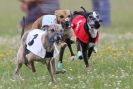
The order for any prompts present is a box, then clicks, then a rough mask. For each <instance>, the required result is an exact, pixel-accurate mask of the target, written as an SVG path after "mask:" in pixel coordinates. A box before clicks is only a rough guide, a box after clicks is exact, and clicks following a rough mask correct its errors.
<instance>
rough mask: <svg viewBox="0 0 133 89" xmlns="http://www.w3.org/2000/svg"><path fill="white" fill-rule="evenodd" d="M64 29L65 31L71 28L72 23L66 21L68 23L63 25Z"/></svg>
mask: <svg viewBox="0 0 133 89" xmlns="http://www.w3.org/2000/svg"><path fill="white" fill-rule="evenodd" d="M62 27H63V28H64V29H66V28H69V27H70V22H69V21H66V22H64V23H62Z"/></svg>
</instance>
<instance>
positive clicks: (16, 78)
mask: <svg viewBox="0 0 133 89" xmlns="http://www.w3.org/2000/svg"><path fill="white" fill-rule="evenodd" d="M13 79H14V80H15V81H18V82H19V83H20V84H22V83H23V82H24V79H23V78H22V77H21V76H20V75H14V77H13Z"/></svg>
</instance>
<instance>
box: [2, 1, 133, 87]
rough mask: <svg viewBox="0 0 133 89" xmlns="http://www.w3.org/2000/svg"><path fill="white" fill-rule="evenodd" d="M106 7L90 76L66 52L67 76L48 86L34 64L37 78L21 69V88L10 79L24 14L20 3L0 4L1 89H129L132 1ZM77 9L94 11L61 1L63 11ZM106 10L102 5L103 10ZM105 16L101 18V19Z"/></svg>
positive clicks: (132, 63)
mask: <svg viewBox="0 0 133 89" xmlns="http://www.w3.org/2000/svg"><path fill="white" fill-rule="evenodd" d="M94 1H95V0H94ZM97 1H105V2H106V0H97ZM103 3H104V2H103ZM103 3H101V4H103ZM101 4H100V5H101ZM108 4H110V5H109V7H110V9H109V10H110V12H109V13H110V19H109V22H105V23H104V24H103V26H102V28H100V42H99V45H98V53H97V54H94V55H92V58H91V60H92V61H93V62H94V64H92V67H91V69H90V71H89V72H86V71H85V70H84V63H83V62H79V61H74V62H72V63H70V62H69V59H68V56H69V55H70V54H69V52H67V51H66V52H65V57H64V59H65V60H64V61H65V63H64V64H65V68H66V70H67V71H68V72H67V73H66V74H64V75H57V81H58V84H57V85H56V86H55V85H49V81H48V80H49V79H50V77H49V75H48V73H47V70H46V69H44V71H43V70H42V69H43V68H42V67H43V66H42V65H39V64H36V65H37V73H36V74H33V73H31V72H30V71H28V70H27V69H26V68H23V69H22V75H23V77H24V79H26V80H25V83H24V86H23V85H19V84H17V83H16V82H15V81H14V80H13V78H12V76H13V72H14V68H15V62H14V61H15V60H16V59H15V57H16V52H17V49H18V46H19V41H20V30H21V28H20V27H19V23H20V21H21V20H22V17H23V16H24V15H25V14H24V13H23V12H22V11H21V10H20V1H19V0H0V89H14V88H15V89H20V88H22V89H37V88H39V89H44V87H45V88H46V89H47V88H48V89H74V88H75V89H88V88H90V89H132V88H133V0H110V1H109V3H108ZM80 6H84V7H85V8H86V9H88V10H89V11H92V10H93V9H94V6H93V2H92V0H60V8H62V9H70V10H72V11H74V10H80ZM96 7H97V5H96ZM106 7H108V6H107V4H106V3H105V8H104V10H106V9H107V8H106ZM99 9H100V8H99ZM102 10H103V9H102ZM104 14H105V13H102V14H101V15H102V17H104V16H103V15H104ZM106 23H107V24H106ZM18 29H19V30H18ZM73 46H74V47H75V45H73ZM74 50H75V52H76V49H74ZM30 75H31V76H34V77H31V76H30Z"/></svg>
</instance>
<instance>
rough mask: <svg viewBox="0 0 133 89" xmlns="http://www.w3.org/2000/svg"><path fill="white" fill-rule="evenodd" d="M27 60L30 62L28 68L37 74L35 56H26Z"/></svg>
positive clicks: (30, 54)
mask: <svg viewBox="0 0 133 89" xmlns="http://www.w3.org/2000/svg"><path fill="white" fill-rule="evenodd" d="M26 58H27V60H28V63H29V64H28V67H29V68H30V69H31V70H32V72H36V69H35V65H34V59H35V55H34V54H32V53H29V54H27V55H26Z"/></svg>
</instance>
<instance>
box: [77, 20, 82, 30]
mask: <svg viewBox="0 0 133 89" xmlns="http://www.w3.org/2000/svg"><path fill="white" fill-rule="evenodd" d="M80 23H82V20H79V21H78V22H77V27H76V31H77V30H79V26H80Z"/></svg>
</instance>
